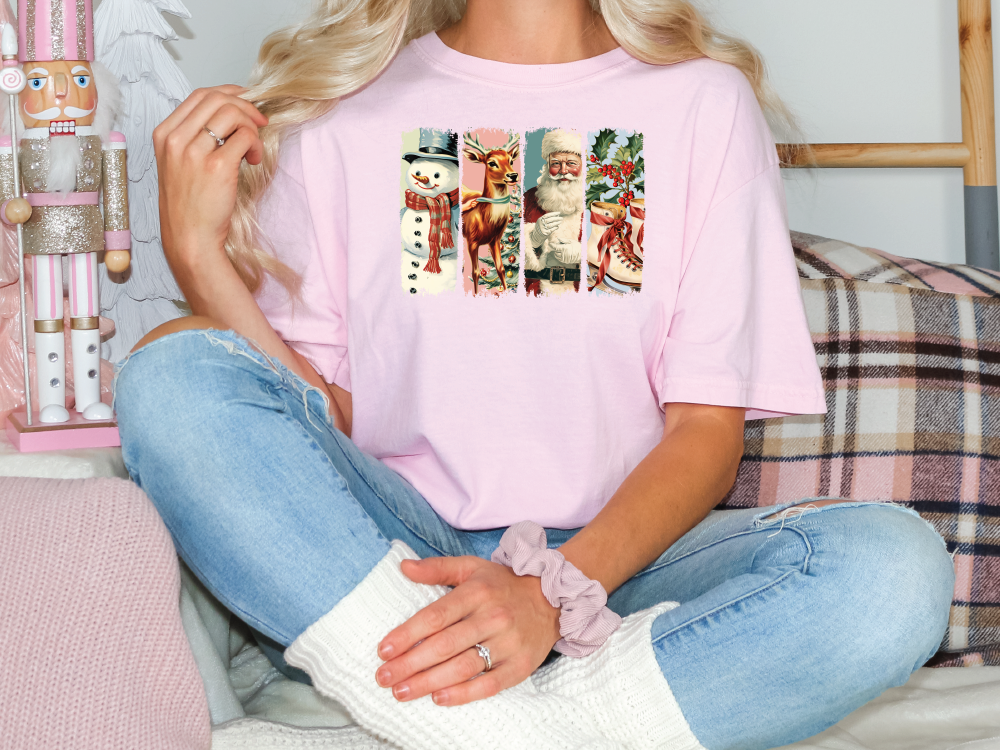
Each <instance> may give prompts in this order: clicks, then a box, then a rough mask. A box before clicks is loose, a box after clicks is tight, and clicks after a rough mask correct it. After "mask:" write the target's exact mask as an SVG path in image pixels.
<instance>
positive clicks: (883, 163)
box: [778, 0, 1000, 270]
mask: <svg viewBox="0 0 1000 750" xmlns="http://www.w3.org/2000/svg"><path fill="white" fill-rule="evenodd" d="M958 19H959V24H958V27H959V55H960V59H961V76H962V142H961V143H817V144H810V147H809V149H803V148H801V147H796V146H794V145H789V144H779V146H778V151H779V153H780V154H781V159H782V162H783V163H784V164H785V165H786V166H789V167H805V168H809V167H855V168H857V167H961V168H962V169H963V170H965V258H966V263H968V264H969V265H973V266H980V267H983V268H991V269H993V270H1000V221H998V204H997V153H996V129H995V128H996V125H995V119H996V118H995V114H994V112H995V110H994V102H993V32H992V20H991V17H990V0H958ZM810 151H811V152H810Z"/></svg>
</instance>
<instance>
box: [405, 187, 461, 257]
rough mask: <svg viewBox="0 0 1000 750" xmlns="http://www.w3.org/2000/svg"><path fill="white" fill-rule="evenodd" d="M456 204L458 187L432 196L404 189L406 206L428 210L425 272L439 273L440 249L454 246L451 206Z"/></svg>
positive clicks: (417, 209)
mask: <svg viewBox="0 0 1000 750" xmlns="http://www.w3.org/2000/svg"><path fill="white" fill-rule="evenodd" d="M455 205H458V188H455V189H454V190H452V191H451V192H450V193H441V195H437V196H434V197H433V198H431V197H428V196H426V195H417V194H416V193H414V192H413V191H412V190H407V191H406V207H407V208H409V209H411V210H413V211H430V213H431V226H430V230H429V232H428V237H427V241H428V242H429V243H430V248H431V249H430V256H429V257H428V258H427V265H426V266H424V270H425V271H427V273H441V264H440V263H439V262H438V259H439V258H440V257H441V250H442V249H445V250H446V249H448V248H451V247H455V240H454V239H453V238H452V236H451V207H452V206H455Z"/></svg>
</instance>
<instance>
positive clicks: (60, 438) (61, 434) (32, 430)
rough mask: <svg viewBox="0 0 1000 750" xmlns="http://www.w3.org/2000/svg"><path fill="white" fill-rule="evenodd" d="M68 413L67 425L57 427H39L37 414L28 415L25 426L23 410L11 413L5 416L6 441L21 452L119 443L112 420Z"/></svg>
mask: <svg viewBox="0 0 1000 750" xmlns="http://www.w3.org/2000/svg"><path fill="white" fill-rule="evenodd" d="M69 414H70V417H69V421H68V422H60V423H58V424H43V423H42V422H40V421H38V415H37V414H32V415H31V421H32V425H31V427H28V419H27V415H26V414H25V413H24V412H23V411H17V412H14V413H13V414H11V415H10V416H9V417H7V439H8V440H10V442H11V445H13V446H14V447H15V448H17V449H18V450H19V451H21V453H33V452H35V451H62V450H70V449H72V448H113V447H115V446H118V445H121V444H122V441H121V438H119V437H118V422H117V421H115V419H114V418H112V419H104V420H95V421H91V420H89V419H84V418H83V415H82V414H80V413H79V412H76V411H70V413H69Z"/></svg>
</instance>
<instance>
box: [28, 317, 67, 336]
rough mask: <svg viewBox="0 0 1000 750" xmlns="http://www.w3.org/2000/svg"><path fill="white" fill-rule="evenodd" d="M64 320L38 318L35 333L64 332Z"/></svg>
mask: <svg viewBox="0 0 1000 750" xmlns="http://www.w3.org/2000/svg"><path fill="white" fill-rule="evenodd" d="M63 328H64V326H63V322H62V321H61V320H36V321H35V333H62V331H63Z"/></svg>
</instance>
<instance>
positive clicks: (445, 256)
mask: <svg viewBox="0 0 1000 750" xmlns="http://www.w3.org/2000/svg"><path fill="white" fill-rule="evenodd" d="M400 193H401V203H402V206H401V208H400V211H399V226H400V234H401V237H402V251H401V257H400V275H401V277H402V284H403V289H404V290H406V292H407V293H409V294H414V295H415V294H432V295H433V294H441V293H442V292H449V291H452V290H454V289H455V287H456V285H457V282H458V266H459V264H458V249H459V248H458V244H459V239H460V237H461V230H460V216H461V213H460V205H459V195H460V194H459V166H458V136H457V134H456V133H454V132H452V131H448V130H437V129H434V128H420V129H418V130H412V131H410V132H407V133H403V138H402V174H401V181H400Z"/></svg>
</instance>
